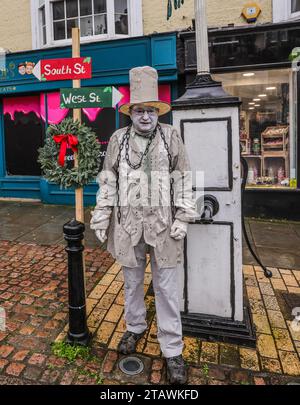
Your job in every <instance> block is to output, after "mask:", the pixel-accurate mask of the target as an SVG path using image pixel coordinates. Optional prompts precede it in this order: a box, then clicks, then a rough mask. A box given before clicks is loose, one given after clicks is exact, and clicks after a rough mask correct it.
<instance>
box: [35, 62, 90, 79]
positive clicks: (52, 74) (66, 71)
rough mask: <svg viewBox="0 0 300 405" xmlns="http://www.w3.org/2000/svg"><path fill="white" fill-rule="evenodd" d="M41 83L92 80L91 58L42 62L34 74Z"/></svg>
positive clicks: (36, 67)
mask: <svg viewBox="0 0 300 405" xmlns="http://www.w3.org/2000/svg"><path fill="white" fill-rule="evenodd" d="M32 73H33V74H34V75H35V77H37V78H38V79H39V80H40V81H43V82H49V81H55V80H81V79H91V78H92V59H91V58H68V59H49V60H40V61H39V62H38V63H37V64H36V66H35V67H34V69H33V72H32Z"/></svg>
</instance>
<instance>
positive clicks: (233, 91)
mask: <svg viewBox="0 0 300 405" xmlns="http://www.w3.org/2000/svg"><path fill="white" fill-rule="evenodd" d="M180 39H181V41H180V42H179V43H178V47H179V55H181V56H182V58H183V60H184V64H182V63H181V65H180V75H179V83H181V85H180V89H181V90H182V89H183V88H184V86H185V84H186V83H190V82H191V81H192V80H193V78H194V76H195V67H196V55H195V39H194V33H182V34H181V35H180ZM299 46H300V26H299V23H298V22H297V23H294V22H292V23H286V24H265V25H260V26H251V27H228V28H222V29H218V30H214V29H213V30H210V31H209V49H210V63H211V71H212V74H213V79H214V80H216V81H220V82H222V84H223V87H224V89H225V90H226V91H227V93H229V94H230V95H233V96H237V97H239V98H240V100H241V102H242V104H241V108H240V144H241V150H242V155H243V157H244V158H245V159H246V161H247V163H248V167H249V174H248V178H247V188H246V196H245V214H246V215H248V216H259V217H265V218H281V219H282V218H286V219H297V220H298V219H300V212H299V208H298V207H299V199H300V194H299V193H300V176H299V168H300V165H299V142H298V139H299V129H298V125H297V123H298V121H299V118H300V116H299V108H298V104H297V100H298V97H299V89H300V87H299V80H298V79H299V72H298V71H297V69H293V68H292V64H291V61H290V54H291V52H292V50H293V49H294V48H296V47H299Z"/></svg>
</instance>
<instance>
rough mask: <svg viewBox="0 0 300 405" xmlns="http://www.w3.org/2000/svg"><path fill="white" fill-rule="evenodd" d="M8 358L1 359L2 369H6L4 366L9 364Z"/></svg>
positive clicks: (0, 367)
mask: <svg viewBox="0 0 300 405" xmlns="http://www.w3.org/2000/svg"><path fill="white" fill-rule="evenodd" d="M7 364H8V360H5V359H0V371H2V370H4V368H5V367H6V366H7Z"/></svg>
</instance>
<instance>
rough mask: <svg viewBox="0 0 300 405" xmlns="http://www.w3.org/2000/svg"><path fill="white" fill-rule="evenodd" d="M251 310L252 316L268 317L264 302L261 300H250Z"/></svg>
mask: <svg viewBox="0 0 300 405" xmlns="http://www.w3.org/2000/svg"><path fill="white" fill-rule="evenodd" d="M249 303H250V309H251V313H252V314H256V315H261V316H267V312H266V309H265V306H264V303H263V301H261V300H250V301H249Z"/></svg>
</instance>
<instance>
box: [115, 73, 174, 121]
mask: <svg viewBox="0 0 300 405" xmlns="http://www.w3.org/2000/svg"><path fill="white" fill-rule="evenodd" d="M129 78H130V103H127V104H123V105H122V106H121V107H120V112H121V113H123V114H126V115H130V108H131V107H132V106H134V105H136V104H143V105H145V106H148V107H154V108H157V110H158V115H164V114H166V113H168V112H169V111H170V110H171V106H170V104H168V103H165V102H164V101H160V100H159V99H158V74H157V71H156V70H155V69H154V68H152V67H150V66H142V67H136V68H133V69H131V70H130V72H129Z"/></svg>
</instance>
